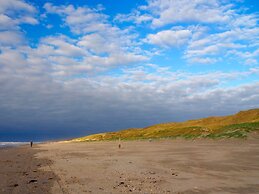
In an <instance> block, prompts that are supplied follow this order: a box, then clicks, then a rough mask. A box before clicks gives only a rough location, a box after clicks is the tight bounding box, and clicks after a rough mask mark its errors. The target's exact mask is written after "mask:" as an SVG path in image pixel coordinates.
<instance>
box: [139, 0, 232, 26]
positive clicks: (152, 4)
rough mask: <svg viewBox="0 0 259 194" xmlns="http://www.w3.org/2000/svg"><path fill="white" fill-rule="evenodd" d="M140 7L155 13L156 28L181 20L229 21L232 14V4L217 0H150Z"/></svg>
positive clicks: (153, 20) (153, 21) (202, 21)
mask: <svg viewBox="0 0 259 194" xmlns="http://www.w3.org/2000/svg"><path fill="white" fill-rule="evenodd" d="M139 9H140V10H142V11H147V12H149V13H151V14H152V15H153V18H152V26H153V27H155V28H157V27H161V26H165V25H167V24H174V23H179V22H200V23H215V22H217V23H218V22H219V23H227V22H228V21H229V19H230V14H231V10H230V9H231V6H230V5H222V4H221V2H219V1H217V0H211V1H207V0H198V1H189V0H173V1H172V0H148V1H147V5H145V6H140V7H139Z"/></svg>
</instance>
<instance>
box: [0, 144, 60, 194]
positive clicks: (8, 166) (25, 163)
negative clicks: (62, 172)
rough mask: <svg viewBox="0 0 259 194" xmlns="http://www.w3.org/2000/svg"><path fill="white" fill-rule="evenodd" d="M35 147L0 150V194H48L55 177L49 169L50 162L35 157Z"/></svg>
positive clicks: (37, 151)
mask: <svg viewBox="0 0 259 194" xmlns="http://www.w3.org/2000/svg"><path fill="white" fill-rule="evenodd" d="M36 147H37V146H35V147H33V148H31V147H29V144H28V145H24V146H20V147H16V148H7V149H0V193H1V194H9V193H12V194H29V193H37V194H38V193H39V194H41V193H42V194H45V193H50V191H51V190H50V189H51V188H52V186H53V183H54V182H55V181H56V180H57V177H56V176H55V175H54V173H53V171H51V170H50V168H49V165H50V164H51V160H49V159H39V158H36V157H35V154H36V153H39V152H40V150H36ZM43 168H44V170H43Z"/></svg>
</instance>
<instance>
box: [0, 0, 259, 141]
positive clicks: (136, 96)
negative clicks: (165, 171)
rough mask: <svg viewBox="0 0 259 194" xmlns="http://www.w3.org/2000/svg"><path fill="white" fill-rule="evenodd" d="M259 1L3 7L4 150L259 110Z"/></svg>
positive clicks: (86, 1)
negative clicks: (12, 143) (9, 143)
mask: <svg viewBox="0 0 259 194" xmlns="http://www.w3.org/2000/svg"><path fill="white" fill-rule="evenodd" d="M258 11H259V3H258V1H255V0H210V1H208V0H193V1H190V0H142V1H139V0H123V1H118V0H79V1H72V0H64V1H54V0H50V1H43V0H40V1H38V0H8V1H7V0H0V141H4V140H29V139H35V140H43V139H53V138H68V137H77V136H80V135H87V134H90V133H96V132H101V131H111V130H118V129H124V128H130V127H144V126H147V125H152V124H155V123H161V122H168V121H183V120H187V119H195V118H199V117H205V116H210V115H226V114H232V113H235V112H237V111H239V110H244V109H250V108H258V107H259V65H258V63H259V25H258V16H259V15H258V14H259V13H258Z"/></svg>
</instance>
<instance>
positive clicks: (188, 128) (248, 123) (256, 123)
mask: <svg viewBox="0 0 259 194" xmlns="http://www.w3.org/2000/svg"><path fill="white" fill-rule="evenodd" d="M256 130H259V109H252V110H248V111H241V112H239V113H237V114H235V115H230V116H224V117H209V118H204V119H197V120H190V121H186V122H178V123H177V122H175V123H162V124H157V125H153V126H150V127H146V128H133V129H126V130H121V131H118V132H108V133H100V134H94V135H89V136H86V137H81V138H77V139H73V140H72V141H76V142H82V141H102V140H108V141H111V140H118V139H122V140H137V139H160V138H178V137H180V138H187V139H188V138H245V137H247V135H248V134H249V132H252V131H256Z"/></svg>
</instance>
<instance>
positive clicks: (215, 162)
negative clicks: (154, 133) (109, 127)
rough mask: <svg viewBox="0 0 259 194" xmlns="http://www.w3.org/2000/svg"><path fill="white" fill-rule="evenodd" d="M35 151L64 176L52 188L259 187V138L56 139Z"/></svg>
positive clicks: (169, 189) (188, 191)
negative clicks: (76, 140)
mask: <svg viewBox="0 0 259 194" xmlns="http://www.w3.org/2000/svg"><path fill="white" fill-rule="evenodd" d="M36 150H38V151H40V152H38V154H37V155H36V156H37V158H38V159H39V160H42V159H45V160H46V159H51V160H52V161H53V162H52V165H51V169H52V170H53V172H54V173H55V174H56V175H57V176H58V177H59V179H57V180H56V181H55V182H54V186H53V187H52V188H51V190H50V192H52V193H186V194H191V193H204V194H205V193H206V194H207V193H212V194H213V193H258V191H259V141H258V139H250V140H163V141H152V142H149V141H128V142H122V147H121V149H119V148H118V142H95V143H93V142H92V143H52V144H44V145H41V146H40V147H38V148H36ZM43 169H44V168H43ZM45 169H46V170H47V171H48V170H49V167H47V166H45Z"/></svg>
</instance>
